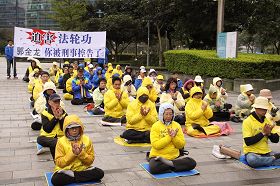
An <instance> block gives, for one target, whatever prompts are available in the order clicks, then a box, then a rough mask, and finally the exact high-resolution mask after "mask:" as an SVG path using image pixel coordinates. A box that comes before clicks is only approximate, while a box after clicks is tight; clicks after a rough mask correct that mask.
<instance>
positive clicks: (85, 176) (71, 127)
mask: <svg viewBox="0 0 280 186" xmlns="http://www.w3.org/2000/svg"><path fill="white" fill-rule="evenodd" d="M63 132H64V136H63V137H62V138H60V139H59V140H58V142H57V145H56V149H55V151H56V154H55V169H54V174H53V176H52V179H51V182H52V184H53V185H55V186H56V185H68V184H71V183H81V182H89V181H99V180H101V179H102V178H103V177H104V171H103V170H101V169H99V168H97V167H93V166H92V163H93V161H94V149H93V144H92V141H91V139H90V138H89V137H88V136H87V135H84V125H83V124H82V122H81V120H80V118H79V117H78V116H77V115H69V116H67V117H66V118H65V120H64V124H63Z"/></svg>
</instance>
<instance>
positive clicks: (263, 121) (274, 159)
mask: <svg viewBox="0 0 280 186" xmlns="http://www.w3.org/2000/svg"><path fill="white" fill-rule="evenodd" d="M253 107H254V108H255V111H254V112H252V113H251V114H250V115H249V116H248V117H247V118H246V119H245V120H244V121H243V124H242V135H243V152H244V154H245V157H246V161H247V162H248V164H249V165H250V166H251V167H254V168H256V167H262V166H271V165H278V166H279V165H280V154H279V153H275V152H272V151H271V149H270V147H269V145H268V140H270V141H271V142H272V143H278V142H279V135H278V134H277V131H275V129H274V125H271V124H270V121H269V120H268V119H267V118H266V117H265V115H266V113H267V110H268V109H269V103H268V100H267V98H265V97H258V98H256V100H255V103H254V104H253Z"/></svg>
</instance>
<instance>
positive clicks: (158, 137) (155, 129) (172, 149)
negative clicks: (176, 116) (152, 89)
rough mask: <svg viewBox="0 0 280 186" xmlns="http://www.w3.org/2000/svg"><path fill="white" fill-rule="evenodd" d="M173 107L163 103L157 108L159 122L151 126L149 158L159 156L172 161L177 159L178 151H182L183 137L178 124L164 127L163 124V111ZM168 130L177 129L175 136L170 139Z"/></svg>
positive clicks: (174, 123)
mask: <svg viewBox="0 0 280 186" xmlns="http://www.w3.org/2000/svg"><path fill="white" fill-rule="evenodd" d="M169 108H171V109H172V110H173V106H172V105H171V104H169V103H164V104H162V105H161V106H160V108H159V121H157V122H156V123H154V124H153V126H152V129H151V134H150V137H151V144H152V148H151V151H150V156H149V157H150V158H152V157H156V156H160V157H163V158H165V159H168V160H173V159H175V158H177V157H179V154H180V152H179V149H182V148H183V147H184V146H185V144H186V141H185V137H184V134H183V131H182V128H181V126H180V124H178V123H177V122H175V121H172V122H171V124H169V125H165V124H164V123H163V113H164V110H166V109H169ZM168 129H173V130H176V129H178V132H177V135H176V136H175V137H174V138H171V137H170V136H169V134H168Z"/></svg>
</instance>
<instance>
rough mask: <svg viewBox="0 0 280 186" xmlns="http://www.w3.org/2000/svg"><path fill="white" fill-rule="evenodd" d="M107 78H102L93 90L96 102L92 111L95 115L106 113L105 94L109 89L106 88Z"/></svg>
mask: <svg viewBox="0 0 280 186" xmlns="http://www.w3.org/2000/svg"><path fill="white" fill-rule="evenodd" d="M106 83H107V81H106V79H105V78H100V79H99V83H98V84H99V85H98V87H97V88H96V89H95V90H94V91H93V93H92V98H93V102H94V108H93V109H92V112H93V114H94V115H102V114H104V113H105V112H104V94H105V93H106V91H107V88H106Z"/></svg>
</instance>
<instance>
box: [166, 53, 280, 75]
mask: <svg viewBox="0 0 280 186" xmlns="http://www.w3.org/2000/svg"><path fill="white" fill-rule="evenodd" d="M164 58H165V65H166V68H167V69H168V70H169V71H177V72H182V73H185V74H188V75H197V74H199V75H203V76H211V77H215V76H219V77H221V78H228V79H235V78H244V79H248V78H250V79H251V78H252V79H279V78H280V56H279V55H268V54H244V53H238V58H235V59H221V58H218V57H217V55H216V51H213V50H170V51H167V52H165V53H164Z"/></svg>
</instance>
